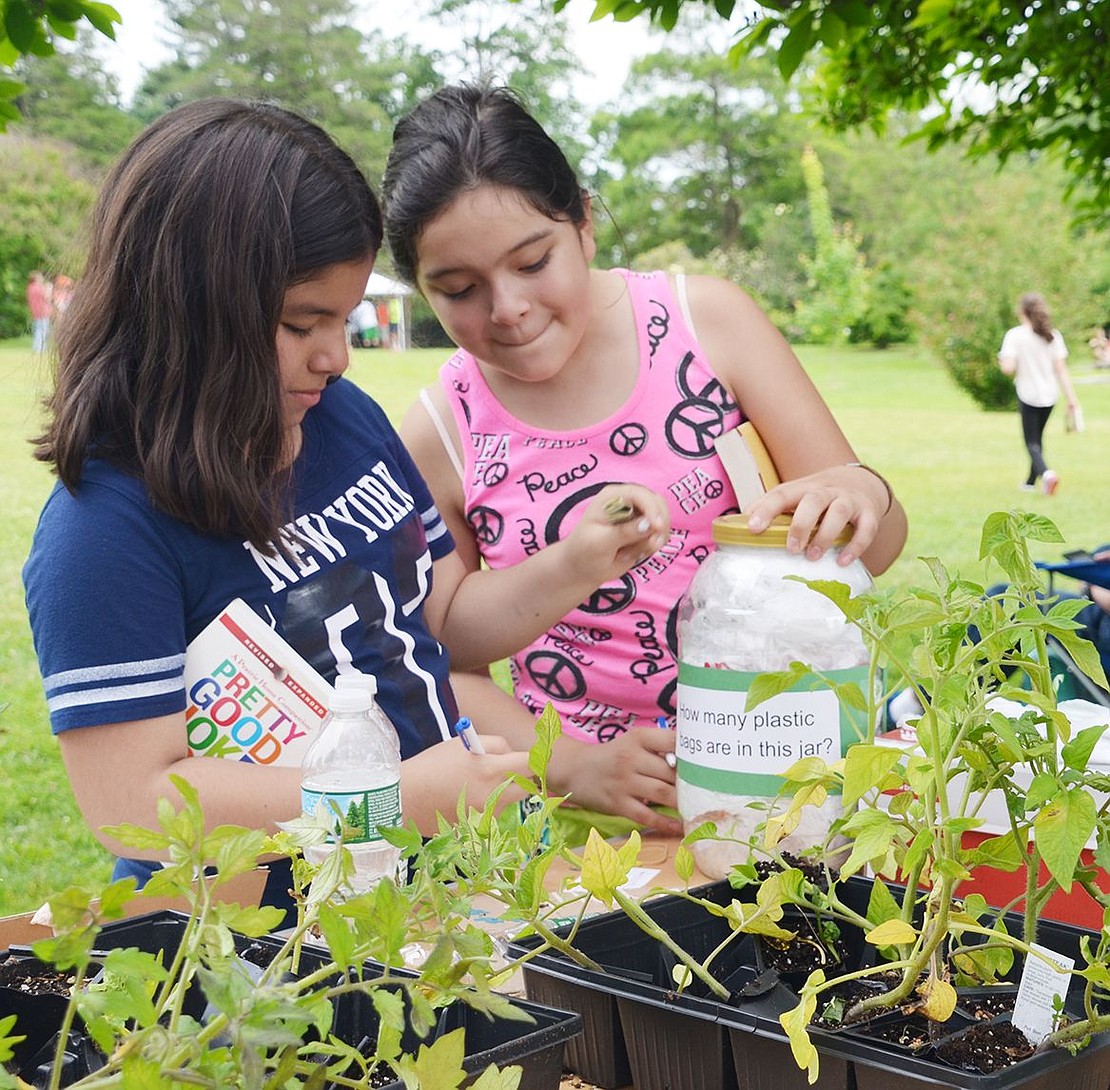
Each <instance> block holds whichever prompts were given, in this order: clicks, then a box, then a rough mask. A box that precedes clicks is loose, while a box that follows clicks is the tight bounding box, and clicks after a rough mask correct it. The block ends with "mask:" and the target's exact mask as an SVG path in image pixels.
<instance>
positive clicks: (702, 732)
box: [675, 515, 871, 878]
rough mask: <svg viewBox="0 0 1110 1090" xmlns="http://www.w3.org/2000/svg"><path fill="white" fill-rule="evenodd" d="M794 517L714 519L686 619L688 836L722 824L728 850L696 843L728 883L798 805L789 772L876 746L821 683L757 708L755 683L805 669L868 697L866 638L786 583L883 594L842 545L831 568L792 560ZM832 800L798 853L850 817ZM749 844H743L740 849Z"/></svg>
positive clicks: (796, 837)
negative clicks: (799, 764) (758, 524)
mask: <svg viewBox="0 0 1110 1090" xmlns="http://www.w3.org/2000/svg"><path fill="white" fill-rule="evenodd" d="M790 521H791V516H789V515H781V516H779V517H778V518H776V519H774V520H773V521H772V523H771V525H770V526H768V527H767V529H766V530H764V531H763V532H762V533H759V534H754V533H752V532H751V531H750V530H749V529H748V525H747V518H746V516H744V515H723V516H721V517H719V518H716V519H714V520H713V541H714V543H715V545H716V548H715V549H714V551H713V552H712V553H711V554H710V555H709V556H708V557H707V558H706V560H705V562H704V563H703V564H702V565H701V567H700V568H699V569H698V571H697V573H696V574H695V575H694V578H693V579H692V580H691V582H690V586H689V588H688V589H687V592H686V594H685V596H684V597H683V599H682V602H681V603H680V606H679V612H678V649H679V674H678V693H677V723H676V726H677V737H676V740H675V752H676V754H677V756H678V769H677V786H678V809H679V813H680V815H681V817H682V820H683V823H684V826H685V829H686V831H687V832H689V831H690V830H691V829H694V828H696V827H697V826H699V825H701V824H703V823H704V822H707V821H712V822H714V823H715V824H716V826H717V833H718V836H719V837H722V838H728V839H720V840H716V839H715V840H703V841H699V842H697V843H695V844H694V845H693V852H694V857H695V859H696V860H697V863H698V867H699V868H700V869H701V871H702V872H703V873H704V874H705V875H706V876H708V877H710V878H723V877H725V875H727V873H728V871H729V869H730V868H731V867H732V866H733V865H734V864H736V863H742V862H746V861H747V860H748V859H749V858H750V857H751V854H752V849H753V848H754V849H756V852H757V853H758V848H759V845H761V844H762V841H763V837H762V833H761V832H759V830H758V827H759V826H761V825H762V824H763V823H764V822H765V821H766V820H767V818H769V817H770V816H772V814H773V813H781V812H782V811H784V810H785V809H786V808H787V806H788V805H789V801H790V799H789V797H788V796H786V797H783V798H777V796H778V793H779V789H780V788H781V786H782V783H783V781H782V778H781V774H782V773H783V772H784V771H785V770H786V769H787V768H789V767H790V766H791V765H792V764H794V763H795V762H796V761H798V760H800V759H802V758H804V757H820V758H822V759H823V760H824V761H825V762H826V763H828V764H832V763H833V762H834V761H836V760H839V759H840V758H841V757H842V756H843V754H844V749H845V747H846V746H847V745H849V744H851V742H853V741H857V740H858V739H859V738H861V737H863V736H865V730H864V728H863V725H862V721H861V717H859V716H858V715H857V714H854V713H851V712H850V711H849V710H848V709H846V708H842V707H841V705H840V702H839V701H838V699H837V697H836V694H835V692H834V691H833V690H832V689H830V688H829V687H828V686H827V685H824V684H821V683H820V682H819V681H818V680H817V679H816V678H815V677H814V676H813V675H812V674H810V675H809V676H808V677H806V678H804V679H803V680H802V681H801V682H800V684H799V685H797V686H795V687H793V688H791V689H789V690H787V691H786V692H783V693H780V694H778V695H777V696H774V697H772V698H771V699H769V700H766V701H764V702H762V703H761V704H759V705H758V706H757V707H755V708H753V709H751V710H750V711H749V710H747V709H746V708H745V702H746V699H747V692H748V689H749V688H750V686H751V683H752V680H753V679H754V678H755V677H756V676H757V675H758V674H761V673H766V672H769V671H782V670H787V669H789V668H790V664H791V663H792V662H802V663H805V664H806V665H807V666H810V667H812V668H813V669H817V670H820V671H822V673H824V674H827V675H829V676H830V677H831V678H832V679H834V680H835V681H837V682H843V681H848V680H854V681H856V682H857V683H858V684H859V685H860V688H861V689H863V688H864V686H865V683H866V677H867V666H868V663H869V655H868V651H867V648H866V646H865V644H864V642H863V638H862V636H861V635H860V633H859V631H858V630H857V629H856V628H855V627H854V626H852V625H851V624H849V623H848V621H847V620H846V619H845V617H844V614H843V613H842V612H841V611H840V609H839V608H838V607H837V606H836V605H835V603H833V602H832V601H831V600H830V599H828V598H827V597H825V596H824V595H823V594H820V593H819V592H817V591H815V590H813V589H811V588H810V587H807V586H806V585H805V584H804V583H800V582H797V581H795V580H792V579H788V578H786V577H787V576H799V577H801V578H802V579H810V580H813V579H820V580H830V581H835V582H839V583H844V584H846V585H847V586H848V588H849V591H850V593H851V594H853V595H854V594H858V593H860V592H861V591H864V590H867V589H868V588H869V587H870V586H871V576H870V575H869V574H868V571H867V569H866V568H865V567H864V565H863V563H862V562H861V561H859V560H856V561H854V562H853V563H852V564H849V565H847V566H845V567H841V566H840V565H839V564H838V563H837V555H838V552H839V546H840V545H843V544H844V542H846V541H847V540H848V538H847V535H845V537H844V538H843V540H841V541H840V542H838V544H837V547H836V548H833V549H831V550H829V551H828V552H827V553H825V555H824V556H822V557H821V558H820V559H819V560H808V559H806V557H805V555H804V554H798V555H792V554H790V553H788V552H787V551H786V536H787V531H788V528H789V526H790ZM840 809H841V808H840V800H839V797H837V796H831V795H830V796H829V797H828V798H827V799H825V801H824V802H823V803H822V804H821V805H820V806H807V807H806V808H805V809H804V810H803V811H802V814H801V820H800V823H799V825H798V826H797V828H796V829H794V830H793V831H792V832H791V833H789V834H788V835H787V836H786V837H784V838H783V839H782V840H780V841H779V842H778V848H779V850H780V851H790V852H798V851H800V850H801V849H803V848H809V847H812V846H814V845H816V844H820V843H821V842H822V840H823V839H824V838H825V835H826V834H827V832H828V830H829V826H830V825H831V823H832V822H833V821H834V820H835V819H836V817H837V816H838V815H839V814H840ZM735 841H739V842H740V843H736V842H735Z"/></svg>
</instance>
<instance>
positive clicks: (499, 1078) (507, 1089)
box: [470, 1064, 524, 1090]
mask: <svg viewBox="0 0 1110 1090" xmlns="http://www.w3.org/2000/svg"><path fill="white" fill-rule="evenodd" d="M523 1074H524V1068H523V1067H518V1066H516V1065H510V1066H508V1067H502V1068H501V1069H500V1070H498V1069H497V1065H496V1064H490V1065H489V1067H487V1068H486V1069H485V1071H483V1072H482V1073H481V1075H479V1076H478V1078H477V1079H475V1080H474V1082H472V1083H471V1084H470V1086H471V1090H517V1087H518V1086H520V1079H521V1076H522V1075H523Z"/></svg>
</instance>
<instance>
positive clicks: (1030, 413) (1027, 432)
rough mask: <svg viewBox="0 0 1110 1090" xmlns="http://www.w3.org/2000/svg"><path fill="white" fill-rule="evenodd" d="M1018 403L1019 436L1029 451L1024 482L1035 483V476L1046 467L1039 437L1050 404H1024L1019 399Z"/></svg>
mask: <svg viewBox="0 0 1110 1090" xmlns="http://www.w3.org/2000/svg"><path fill="white" fill-rule="evenodd" d="M1018 405H1019V406H1020V407H1021V436H1022V438H1023V439H1024V440H1025V449H1026V450H1027V451H1029V476H1028V477H1026V478H1025V483H1026V484H1036V483H1037V478H1038V477H1041V476H1043V475H1044V471H1045V470H1046V469H1048V466H1047V465H1045V461H1044V453H1043V451H1042V450H1041V438H1042V436H1043V435H1044V429H1045V425H1046V424H1047V423H1048V418H1049V417H1050V416H1051V415H1052V406H1051V405H1026V404H1025V402H1024V401H1019V402H1018Z"/></svg>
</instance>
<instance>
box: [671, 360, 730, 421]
mask: <svg viewBox="0 0 1110 1090" xmlns="http://www.w3.org/2000/svg"><path fill="white" fill-rule="evenodd" d="M693 365H694V353H693V352H687V353H686V355H685V356H684V357H683V358H682V361H681V362H680V363H679V365H678V369H677V371H676V372H675V382H677V383H678V388H679V389H680V390H681V391H682V392H683V393H684V394H685V395H686V396H687V397H694V398H698V399H699V400H701V401H712V402H713V404H714V405H716V406H717V407H718V408H720V409H721V410H723V411H724V412H726V413H727V412H731V411H732V410H733V409H735V408H736V402H735V401H733V400H732V397H731V396H730V395H729V392H728V390H726V389H725V387H724V385H723V384H722V383H721V381H720V380H719V379H717V378H716V377H714V376H713V375H697V374H694V373H693V372H692V368H693Z"/></svg>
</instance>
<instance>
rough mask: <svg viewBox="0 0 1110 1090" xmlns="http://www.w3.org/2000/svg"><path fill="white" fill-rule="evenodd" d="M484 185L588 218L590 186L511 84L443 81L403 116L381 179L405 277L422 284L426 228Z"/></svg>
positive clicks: (570, 216) (392, 248) (392, 241)
mask: <svg viewBox="0 0 1110 1090" xmlns="http://www.w3.org/2000/svg"><path fill="white" fill-rule="evenodd" d="M480 185H495V186H502V187H504V188H505V189H512V190H515V191H516V192H518V193H520V195H521V196H522V197H524V199H525V200H527V201H528V202H529V203H530V204H531V205H532V206H533V207H534V208H535V209H536V210H537V211H539V212H542V213H543V214H544V215H545V216H548V217H550V218H551V219H553V220H569V221H570V222H571V223H574V224H581V223H583V222H584V221H585V219H586V215H587V212H586V203H585V198H586V192H585V190H583V189H582V187H581V186H580V185H579V183H578V178H577V176H576V175H575V173H574V169H573V168H572V167H571V165H570V163H568V162H567V158H566V156H565V155H564V154H563V152H562V150H561V149H560V148H559V145H558V144H556V143H555V141H554V140H552V139H551V137H550V136H548V135H547V133H546V132H544V130H543V127H542V126H541V125H540V123H539V122H538V121H536V119H535V118H534V117H532V115H531V114H530V113H528V111H527V110H526V109H525V108H524V106H523V104H522V103H521V101H520V99H519V98H518V97H517V96H516V95H515V94H514V93H513V92H512V91H511V90H509V89H508V88H507V87H491V86H488V85H485V84H465V83H464V84H458V85H453V86H448V87H443V88H441V89H440V90H438V91H436V92H435V94H433V95H431V96H430V97H429V98H426V99H425V100H424V101H423V102H421V103H420V105H419V106H417V107H416V108H415V109H414V110H412V111H411V112H410V113H409V114H407V115H406V116H405V117H403V118H401V120H400V121H398V122H397V127H396V128H395V129H394V130H393V147H392V149H391V150H390V152H389V159H388V161H387V162H386V168H385V176H384V178H383V179H382V202H383V204H384V205H385V218H386V238H387V240H388V242H389V252H390V254H391V255H392V256H393V267H394V268H395V269H396V270H397V274H398V275H399V276H400V277H401V278H402V279H403V280H406V281H408V282H409V283H410V284H415V283H416V273H417V268H416V265H417V262H416V247H417V243H418V242H419V241H420V235H421V233H422V232H423V230H424V228H425V227H427V226H428V224H429V223H430V222H431V221H432V220H433V219H435V217H436V216H438V215H439V213H440V212H442V211H443V210H444V209H445V208H446V207H447V206H448V205H449V204H451V202H452V201H454V200H455V198H456V197H458V196H459V194H460V193H464V192H466V191H468V190H471V189H477V188H478V186H480Z"/></svg>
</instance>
